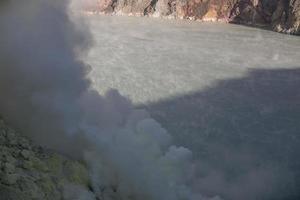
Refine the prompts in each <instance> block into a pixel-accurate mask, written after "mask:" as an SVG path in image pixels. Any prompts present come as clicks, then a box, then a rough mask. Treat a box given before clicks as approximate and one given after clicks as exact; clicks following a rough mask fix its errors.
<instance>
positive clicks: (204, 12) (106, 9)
mask: <svg viewBox="0 0 300 200" xmlns="http://www.w3.org/2000/svg"><path fill="white" fill-rule="evenodd" d="M95 11H98V12H102V13H114V14H119V15H122V14H125V15H136V16H154V17H168V18H180V19H193V20H203V21H225V22H230V23H239V24H247V25H254V26H265V27H269V28H271V29H273V30H275V31H278V32H285V33H290V34H300V0H97V5H96V7H95Z"/></svg>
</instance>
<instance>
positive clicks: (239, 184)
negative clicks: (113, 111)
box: [86, 16, 300, 200]
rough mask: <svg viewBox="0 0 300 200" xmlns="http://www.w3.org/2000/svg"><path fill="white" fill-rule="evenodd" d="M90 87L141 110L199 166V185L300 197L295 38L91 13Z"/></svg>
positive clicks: (299, 51)
mask: <svg viewBox="0 0 300 200" xmlns="http://www.w3.org/2000/svg"><path fill="white" fill-rule="evenodd" d="M87 18H88V23H89V24H90V26H91V31H92V33H93V36H94V40H95V45H94V46H93V47H92V49H91V51H90V53H89V55H88V56H87V58H86V61H87V63H89V64H90V65H91V66H92V69H93V70H92V72H91V74H90V77H91V79H92V81H93V85H94V87H95V88H96V89H97V90H98V91H99V92H100V93H104V92H105V91H107V90H108V89H110V88H116V89H118V90H119V92H120V93H121V94H122V95H124V96H126V97H128V98H129V99H130V100H131V101H132V102H133V103H134V105H135V106H136V107H139V108H146V109H147V110H148V111H149V112H150V114H151V115H152V117H153V118H155V119H156V120H157V121H158V122H160V123H161V124H162V125H163V126H164V127H165V128H166V129H167V130H168V131H169V132H170V133H171V134H172V135H173V136H174V142H175V143H176V144H180V145H184V146H186V147H188V148H190V149H191V150H192V151H193V153H194V156H195V160H197V162H199V163H200V166H202V168H201V170H200V172H199V173H202V174H201V177H202V180H200V184H199V186H198V188H197V189H199V190H201V191H202V193H204V194H221V196H222V197H224V199H233V200H238V199H239V200H240V199H243V200H253V199H258V200H260V199H270V200H271V199H272V200H277V199H278V200H280V199H284V200H292V199H293V200H296V199H300V195H299V192H298V191H300V37H296V36H289V35H284V34H279V33H275V32H271V31H267V30H261V29H256V28H250V27H245V26H238V25H229V24H215V23H199V22H192V21H175V20H161V19H153V18H135V17H117V16H114V17H110V16H89V17H87Z"/></svg>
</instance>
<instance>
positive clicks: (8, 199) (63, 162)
mask: <svg viewBox="0 0 300 200" xmlns="http://www.w3.org/2000/svg"><path fill="white" fill-rule="evenodd" d="M89 180H90V179H89V174H88V171H87V169H86V167H85V165H83V164H82V163H80V162H78V161H73V160H70V159H68V158H67V157H64V156H62V155H59V154H56V153H54V152H51V151H50V150H45V149H43V148H41V147H38V146H35V145H33V144H32V143H31V142H30V141H29V140H28V139H26V138H25V137H23V136H21V135H20V134H18V133H17V132H16V131H14V130H13V129H11V128H10V127H8V126H7V125H6V124H5V123H4V121H3V120H2V119H1V118H0V199H1V200H34V199H36V200H42V199H43V200H44V199H45V200H76V199H78V200H79V199H86V197H87V198H88V196H89V197H91V198H90V199H92V197H93V194H92V192H91V191H89V189H88V188H89V184H90V181H89ZM74 191H77V192H78V191H80V195H75V193H74ZM74 195H75V196H74ZM82 195H84V197H83V196H82Z"/></svg>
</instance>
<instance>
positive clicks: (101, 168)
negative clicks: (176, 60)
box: [0, 0, 219, 200]
mask: <svg viewBox="0 0 300 200" xmlns="http://www.w3.org/2000/svg"><path fill="white" fill-rule="evenodd" d="M0 9H1V11H0V27H1V32H0V113H1V114H2V115H3V116H4V117H5V118H6V119H7V120H8V121H9V122H10V123H11V124H12V125H14V126H15V127H17V128H18V129H20V130H21V132H23V133H24V134H26V135H27V136H30V137H31V138H32V139H33V140H34V141H35V142H36V143H38V144H41V145H43V146H45V147H48V148H52V149H55V150H57V151H60V152H63V153H65V154H67V155H69V156H72V157H74V158H77V159H82V160H84V161H85V162H86V163H87V165H88V166H89V169H90V175H91V179H92V188H93V191H94V194H91V193H87V195H86V196H84V197H79V196H78V198H83V199H95V198H96V197H97V198H98V199H143V200H201V199H207V198H206V197H203V196H202V195H200V194H196V193H195V192H194V191H192V189H191V188H192V187H191V184H192V181H193V163H192V153H191V152H190V151H189V150H188V149H186V148H184V147H176V146H174V145H172V138H171V136H170V134H168V133H167V131H166V130H165V129H164V128H162V127H161V126H160V124H159V123H157V122H156V121H155V120H153V119H151V118H150V117H149V115H148V114H147V112H145V111H143V110H135V109H133V107H132V105H131V102H130V101H129V100H128V99H126V98H124V97H122V96H120V94H119V93H118V92H117V91H115V90H112V91H109V92H108V93H107V94H106V95H105V96H100V95H99V94H98V93H97V92H96V91H95V90H93V88H92V87H91V85H90V82H89V80H88V79H87V74H88V72H89V70H90V69H89V67H88V66H87V65H85V64H84V63H83V62H82V61H81V60H80V57H81V55H82V54H83V53H84V52H86V50H87V49H88V48H89V46H90V45H91V43H92V42H91V41H92V40H91V35H90V34H89V32H88V31H87V30H88V28H87V26H85V25H84V24H81V25H80V26H75V24H74V23H73V22H72V20H71V19H70V16H69V14H68V2H67V1H62V0H52V1H47V0H27V1H17V0H10V1H3V2H2V3H1V8H0ZM84 194H85V193H84V192H82V193H81V195H84ZM76 198H77V197H76ZM213 199H219V198H218V197H214V198H213Z"/></svg>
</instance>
